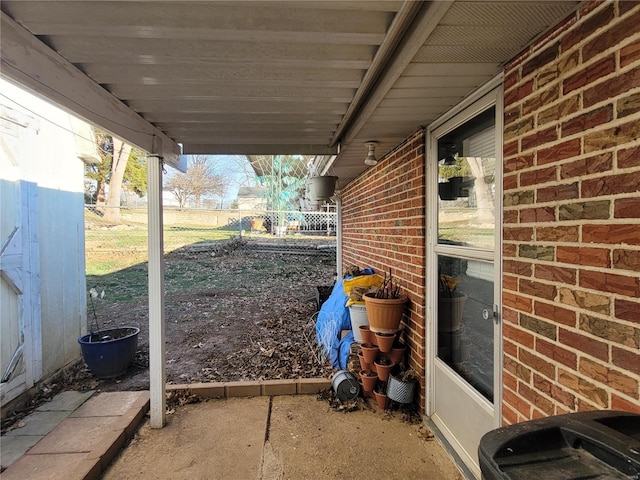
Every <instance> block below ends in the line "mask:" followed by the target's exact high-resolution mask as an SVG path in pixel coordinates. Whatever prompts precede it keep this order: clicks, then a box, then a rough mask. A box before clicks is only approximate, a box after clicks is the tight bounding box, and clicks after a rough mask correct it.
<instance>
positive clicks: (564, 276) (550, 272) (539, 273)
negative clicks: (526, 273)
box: [534, 265, 576, 285]
mask: <svg viewBox="0 0 640 480" xmlns="http://www.w3.org/2000/svg"><path fill="white" fill-rule="evenodd" d="M534 276H535V277H536V278H540V279H542V280H549V281H552V282H560V283H564V284H566V285H575V284H576V269H575V268H566V267H557V266H554V265H536V267H535V275H534Z"/></svg>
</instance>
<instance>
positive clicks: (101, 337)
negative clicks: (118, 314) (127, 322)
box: [85, 328, 136, 343]
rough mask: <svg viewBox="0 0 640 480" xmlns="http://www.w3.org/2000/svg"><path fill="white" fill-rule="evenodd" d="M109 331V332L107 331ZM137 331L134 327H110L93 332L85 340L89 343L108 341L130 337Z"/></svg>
mask: <svg viewBox="0 0 640 480" xmlns="http://www.w3.org/2000/svg"><path fill="white" fill-rule="evenodd" d="M107 332H108V333H107ZM135 332H136V330H135V329H134V328H117V329H113V330H112V329H108V330H104V331H101V332H97V333H91V335H90V336H89V338H87V339H86V340H85V341H87V342H89V343H98V342H108V341H110V340H117V339H119V338H124V337H128V336H129V335H132V334H134V333H135Z"/></svg>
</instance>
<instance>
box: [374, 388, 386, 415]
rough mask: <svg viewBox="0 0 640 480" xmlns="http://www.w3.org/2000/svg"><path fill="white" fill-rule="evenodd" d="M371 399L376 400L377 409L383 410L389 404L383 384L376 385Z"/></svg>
mask: <svg viewBox="0 0 640 480" xmlns="http://www.w3.org/2000/svg"><path fill="white" fill-rule="evenodd" d="M373 397H374V398H375V400H376V405H378V408H380V409H382V410H385V409H386V408H387V405H388V404H389V397H387V387H386V385H385V384H384V383H378V385H376V388H374V389H373Z"/></svg>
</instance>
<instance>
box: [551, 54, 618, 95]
mask: <svg viewBox="0 0 640 480" xmlns="http://www.w3.org/2000/svg"><path fill="white" fill-rule="evenodd" d="M615 69H616V59H615V56H614V55H609V56H608V57H605V58H603V59H601V60H598V61H597V62H595V63H593V64H591V65H589V66H587V67H586V68H584V69H582V70H579V71H578V72H576V73H575V74H573V75H571V76H570V77H569V78H567V79H566V80H565V81H564V82H562V93H563V95H568V94H569V93H571V92H573V91H574V90H577V89H579V88H582V87H584V86H585V85H589V84H590V83H594V82H597V81H598V80H600V79H601V78H603V77H606V76H607V75H609V74H610V73H612V72H614V71H615Z"/></svg>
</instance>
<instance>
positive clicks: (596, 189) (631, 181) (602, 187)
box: [580, 122, 640, 198]
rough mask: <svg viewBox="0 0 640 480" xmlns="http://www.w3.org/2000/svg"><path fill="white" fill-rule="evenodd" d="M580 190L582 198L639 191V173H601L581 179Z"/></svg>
mask: <svg viewBox="0 0 640 480" xmlns="http://www.w3.org/2000/svg"><path fill="white" fill-rule="evenodd" d="M639 123H640V122H639ZM580 191H581V196H582V197H583V198H590V197H598V196H601V195H619V194H621V193H635V192H640V173H639V174H636V175H630V174H628V173H623V174H620V175H601V176H599V177H598V178H591V179H587V180H583V181H582V187H581V188H580Z"/></svg>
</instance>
